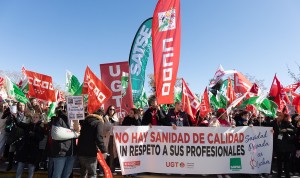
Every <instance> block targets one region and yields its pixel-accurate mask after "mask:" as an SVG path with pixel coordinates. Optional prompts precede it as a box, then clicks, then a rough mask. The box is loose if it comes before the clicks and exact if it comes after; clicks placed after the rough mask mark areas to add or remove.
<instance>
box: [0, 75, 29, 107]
mask: <svg viewBox="0 0 300 178" xmlns="http://www.w3.org/2000/svg"><path fill="white" fill-rule="evenodd" d="M5 88H6V92H7V95H8V96H9V97H10V98H13V99H15V100H17V101H18V102H21V103H24V104H26V103H27V102H29V100H28V98H26V96H25V94H24V93H23V91H22V90H21V89H20V88H19V87H18V86H17V85H16V84H15V83H13V82H12V81H11V80H10V79H9V78H8V77H7V76H5Z"/></svg>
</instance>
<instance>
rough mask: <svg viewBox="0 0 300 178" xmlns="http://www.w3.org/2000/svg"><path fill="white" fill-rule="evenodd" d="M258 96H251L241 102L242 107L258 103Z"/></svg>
mask: <svg viewBox="0 0 300 178" xmlns="http://www.w3.org/2000/svg"><path fill="white" fill-rule="evenodd" d="M258 98H259V96H254V97H250V98H248V99H247V100H245V101H244V102H243V103H242V104H241V106H240V107H241V108H245V107H246V106H247V105H256V106H257V105H258V104H259V103H258V101H257V100H258Z"/></svg>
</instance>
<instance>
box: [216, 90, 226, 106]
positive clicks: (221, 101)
mask: <svg viewBox="0 0 300 178" xmlns="http://www.w3.org/2000/svg"><path fill="white" fill-rule="evenodd" d="M216 98H217V100H218V102H219V107H220V108H227V104H228V100H227V98H226V97H225V96H224V95H223V94H222V93H221V92H219V91H217V96H216Z"/></svg>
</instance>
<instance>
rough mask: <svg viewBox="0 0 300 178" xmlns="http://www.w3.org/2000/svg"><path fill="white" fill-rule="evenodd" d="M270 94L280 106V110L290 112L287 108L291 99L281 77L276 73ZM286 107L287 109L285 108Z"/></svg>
mask: <svg viewBox="0 0 300 178" xmlns="http://www.w3.org/2000/svg"><path fill="white" fill-rule="evenodd" d="M269 96H271V97H272V98H273V99H274V102H275V103H276V104H277V106H278V111H286V112H288V111H287V110H286V109H287V108H288V107H287V104H290V100H289V98H288V96H287V94H286V92H285V90H284V88H283V86H282V84H281V83H280V81H279V79H278V78H277V76H276V74H275V76H274V79H273V82H272V85H271V88H270V92H269ZM284 108H285V110H284Z"/></svg>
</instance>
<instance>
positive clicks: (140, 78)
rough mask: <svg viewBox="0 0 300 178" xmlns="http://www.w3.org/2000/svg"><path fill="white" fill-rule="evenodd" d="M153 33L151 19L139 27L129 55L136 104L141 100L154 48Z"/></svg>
mask: <svg viewBox="0 0 300 178" xmlns="http://www.w3.org/2000/svg"><path fill="white" fill-rule="evenodd" d="M151 31H152V18H149V19H147V20H145V21H144V22H143V23H142V25H141V26H140V27H139V29H138V31H137V33H136V35H135V37H134V40H133V42H132V46H131V50H130V54H129V69H130V80H131V86H132V97H133V102H134V103H136V102H137V101H139V100H140V98H141V96H142V93H143V88H144V83H145V72H146V66H147V63H148V58H149V56H150V52H151V48H152V37H151Z"/></svg>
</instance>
